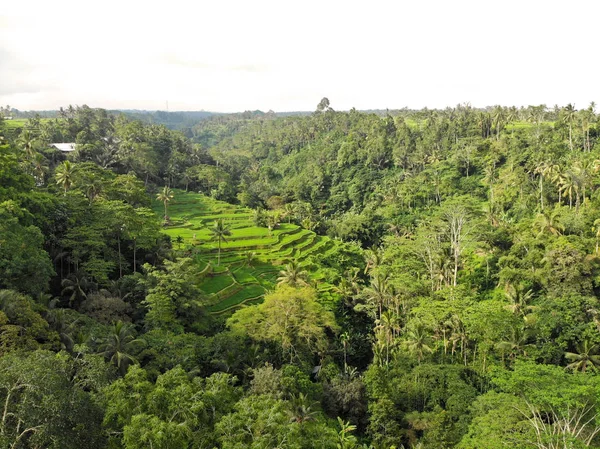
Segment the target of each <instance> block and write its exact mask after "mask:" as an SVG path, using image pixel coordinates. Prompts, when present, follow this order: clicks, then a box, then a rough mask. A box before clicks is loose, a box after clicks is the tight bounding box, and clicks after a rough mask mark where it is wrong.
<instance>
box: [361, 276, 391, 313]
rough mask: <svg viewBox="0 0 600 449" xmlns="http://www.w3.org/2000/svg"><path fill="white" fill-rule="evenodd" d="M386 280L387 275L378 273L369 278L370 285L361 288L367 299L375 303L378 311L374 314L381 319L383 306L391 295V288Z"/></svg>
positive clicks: (387, 278)
mask: <svg viewBox="0 0 600 449" xmlns="http://www.w3.org/2000/svg"><path fill="white" fill-rule="evenodd" d="M388 281H389V277H388V276H382V275H380V274H378V275H377V276H375V277H374V278H372V279H371V285H370V286H369V287H367V288H365V289H364V290H363V292H364V294H365V295H366V298H367V301H369V302H370V303H371V304H373V305H375V306H376V307H377V309H378V311H379V314H378V315H377V316H376V318H377V319H381V314H382V313H383V307H384V306H385V305H387V304H388V302H389V300H390V297H391V289H390V285H389V282H388Z"/></svg>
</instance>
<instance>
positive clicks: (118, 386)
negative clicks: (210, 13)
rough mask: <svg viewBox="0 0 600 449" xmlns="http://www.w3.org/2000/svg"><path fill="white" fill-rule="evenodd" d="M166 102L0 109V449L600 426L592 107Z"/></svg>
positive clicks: (596, 134) (455, 443) (566, 439)
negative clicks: (46, 114)
mask: <svg viewBox="0 0 600 449" xmlns="http://www.w3.org/2000/svg"><path fill="white" fill-rule="evenodd" d="M2 111H4V109H2ZM163 118H165V117H162V118H161V116H160V114H156V117H155V118H152V117H151V118H150V119H149V120H148V121H152V120H154V121H160V120H162V119H163ZM166 118H168V117H166ZM188 118H189V117H188ZM180 119H182V120H180V121H179V122H178V123H179V124H182V123H184V122H185V134H182V133H180V132H176V131H172V130H170V129H168V128H166V127H164V126H160V125H157V124H151V123H146V124H144V123H141V122H139V121H135V120H130V119H128V118H127V117H126V116H124V115H113V114H110V113H108V112H107V111H103V110H95V109H91V108H88V107H86V106H82V107H77V108H72V107H70V108H68V109H62V110H61V111H60V112H58V113H57V114H56V117H53V118H45V119H42V118H41V117H35V116H34V117H32V118H30V119H28V120H26V121H21V122H20V125H19V126H13V125H9V124H8V122H3V121H0V137H1V138H0V407H1V408H2V409H1V410H0V416H2V418H1V419H0V447H2V448H4V447H8V448H13V449H33V448H41V447H48V448H58V447H60V448H67V449H70V448H73V449H75V448H81V447H86V448H90V449H109V448H110V449H137V448H140V449H141V448H147V447H153V448H156V449H159V448H160V449H171V448H221V449H231V448H234V449H238V448H239V449H241V448H251V449H259V448H260V449H266V448H275V447H277V448H286V449H313V448H323V449H341V448H343V449H360V448H363V449H367V448H369V449H390V448H402V447H403V448H405V449H408V448H417V447H421V448H426V449H430V448H431V449H445V448H457V449H467V448H468V449H475V448H477V449H479V448H491V449H494V448H504V447H514V448H522V449H526V448H531V447H538V448H549V447H552V448H554V447H561V448H583V447H600V425H599V423H600V401H599V398H600V372H599V368H600V299H599V298H600V254H599V248H600V218H599V217H600V193H599V192H600V189H599V188H600V116H599V115H598V114H596V111H595V109H594V105H593V104H592V105H590V107H588V108H585V109H581V110H577V109H575V107H574V106H573V105H567V106H565V107H562V108H560V107H556V108H554V109H549V108H546V107H545V106H543V105H541V106H530V107H527V108H520V109H517V108H506V107H500V106H496V107H493V108H488V109H480V110H478V109H473V108H471V107H470V106H468V105H459V106H457V107H456V108H449V109H447V110H443V111H440V110H437V111H436V110H422V111H408V110H401V111H395V112H392V113H389V114H388V113H381V114H375V113H361V112H358V111H356V110H352V111H349V112H335V111H334V110H333V109H332V108H331V105H330V104H329V101H328V100H327V99H323V100H322V101H321V102H320V103H319V104H318V106H317V110H316V111H315V112H314V113H312V114H305V115H289V116H285V117H277V116H276V115H274V114H262V113H245V114H231V115H220V116H214V117H206V116H203V117H202V120H199V121H198V122H194V123H190V122H188V121H187V118H185V120H184V117H183V116H182V117H180ZM15 123H17V122H15ZM178 126H179V125H178ZM173 127H175V126H173ZM57 141H63V142H76V144H77V149H76V151H74V152H72V153H69V154H64V153H61V152H60V151H57V150H55V149H53V148H51V147H50V146H49V143H51V142H57Z"/></svg>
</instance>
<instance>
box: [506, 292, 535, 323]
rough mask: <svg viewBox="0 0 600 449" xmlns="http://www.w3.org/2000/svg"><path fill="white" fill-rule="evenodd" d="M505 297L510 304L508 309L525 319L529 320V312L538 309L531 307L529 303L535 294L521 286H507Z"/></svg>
mask: <svg viewBox="0 0 600 449" xmlns="http://www.w3.org/2000/svg"><path fill="white" fill-rule="evenodd" d="M504 296H505V297H506V299H508V301H509V302H510V304H509V305H508V306H507V309H508V310H510V311H511V312H512V313H514V314H515V315H520V316H522V317H523V318H524V319H526V318H527V312H532V311H534V310H535V309H536V307H535V306H532V305H529V302H530V301H531V299H532V298H533V292H532V291H531V290H525V288H524V287H523V286H522V285H520V284H519V285H517V286H514V285H513V284H506V291H505V292H504Z"/></svg>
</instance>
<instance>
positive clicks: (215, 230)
mask: <svg viewBox="0 0 600 449" xmlns="http://www.w3.org/2000/svg"><path fill="white" fill-rule="evenodd" d="M208 230H209V232H210V234H211V236H212V237H211V240H212V241H213V242H217V247H218V253H217V265H221V244H222V243H223V242H225V243H227V239H226V237H227V236H230V235H231V231H230V229H229V226H227V225H226V224H225V221H224V220H223V219H222V218H219V219H218V220H215V223H214V224H213V225H212V227H210V228H208Z"/></svg>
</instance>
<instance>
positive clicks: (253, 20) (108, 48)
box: [0, 0, 600, 112]
mask: <svg viewBox="0 0 600 449" xmlns="http://www.w3.org/2000/svg"><path fill="white" fill-rule="evenodd" d="M599 13H600V2H598V1H597V0H570V1H568V2H567V1H565V0H561V1H554V0H545V1H538V0H518V1H514V0H504V1H498V0H496V1H485V0H472V1H468V0H411V1H405V0H396V1H393V0H388V1H383V0H368V1H366V0H363V1H353V0H345V1H337V0H320V1H313V0H302V1H292V0H277V1H264V0H252V1H250V0H239V1H238V0H211V1H205V0H188V1H182V0H169V1H161V2H158V1H156V2H154V1H151V0H150V1H149V0H145V1H137V0H119V1H114V0H103V1H97V0H90V1H85V2H84V1H81V0H77V1H67V0H53V1H48V0H39V1H38V0H19V1H8V0H5V1H3V2H2V6H1V7H0V104H2V105H10V106H12V107H15V108H17V109H20V110H48V109H58V108H59V107H61V106H63V107H66V106H68V105H70V104H71V105H82V104H87V105H88V106H91V107H101V108H106V109H147V110H165V109H167V102H168V109H169V110H171V111H175V110H206V111H215V112H236V111H244V110H255V109H260V110H263V111H268V110H274V111H276V112H282V111H312V110H314V109H315V108H316V106H317V104H318V103H319V101H320V100H321V98H323V97H327V98H328V99H329V100H330V103H331V106H332V107H333V108H334V109H336V110H348V109H350V108H353V107H355V108H356V109H361V110H364V109H386V108H389V109H399V108H403V107H408V108H423V107H428V108H445V107H448V106H455V105H457V104H459V103H470V104H471V105H472V106H474V107H485V106H492V105H496V104H501V105H505V106H510V105H516V106H526V105H530V104H535V105H538V104H547V105H548V106H553V105H555V104H558V105H561V106H562V105H566V104H567V103H574V104H575V107H576V108H585V107H587V106H588V105H589V103H590V102H591V101H596V102H599V101H600V77H599V76H598V70H599V69H600V62H599V58H598V54H599V52H600V45H599V40H598V32H597V23H596V22H597V18H598V16H599Z"/></svg>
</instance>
